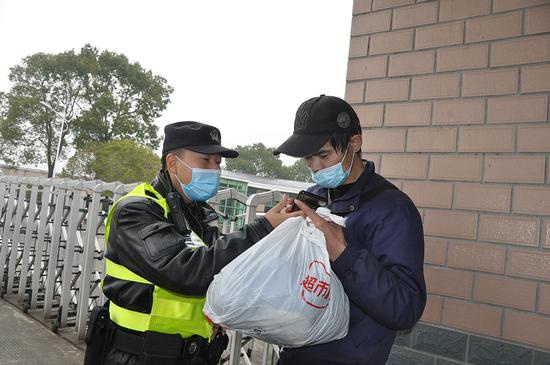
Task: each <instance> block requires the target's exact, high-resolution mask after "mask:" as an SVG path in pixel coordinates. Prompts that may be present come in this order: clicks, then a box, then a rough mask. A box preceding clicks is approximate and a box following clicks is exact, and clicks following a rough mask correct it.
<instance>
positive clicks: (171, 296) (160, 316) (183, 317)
mask: <svg viewBox="0 0 550 365" xmlns="http://www.w3.org/2000/svg"><path fill="white" fill-rule="evenodd" d="M146 191H147V192H150V193H152V194H153V195H154V196H155V197H156V198H153V197H151V196H149V195H147V194H146V193H145V192H146ZM131 196H139V197H144V198H147V199H151V200H152V201H154V202H156V203H157V204H159V205H160V206H161V207H162V209H163V210H164V216H165V217H168V205H167V204H166V200H165V199H164V198H163V197H162V195H160V194H159V193H158V192H157V191H156V190H155V189H154V188H153V187H152V186H151V185H150V184H147V183H144V184H140V185H138V186H136V187H135V188H134V189H133V190H132V191H131V192H129V193H128V194H126V195H125V196H123V197H122V198H120V199H119V200H118V201H117V202H116V203H115V205H114V206H113V207H112V208H111V211H110V212H109V216H108V217H107V223H106V228H105V242H108V238H109V237H108V236H109V231H110V225H111V219H112V214H113V212H114V210H115V209H114V208H115V206H116V204H118V203H119V202H120V201H121V200H122V199H124V198H126V197H131ZM189 240H190V241H191V242H192V247H195V248H196V247H199V246H206V245H205V243H204V242H203V241H202V240H201V239H200V237H199V236H198V235H197V234H195V232H192V233H191V235H190V237H189ZM186 241H188V240H187V239H186ZM191 242H190V243H191ZM186 243H187V242H186ZM187 244H188V245H190V244H189V243H187ZM105 262H106V269H105V273H106V275H109V276H111V277H113V278H116V279H121V280H127V281H133V282H137V283H142V284H150V285H154V284H153V283H151V282H150V281H148V280H146V279H144V278H142V277H141V276H139V275H137V274H136V273H134V272H132V271H130V270H129V269H127V268H126V267H124V266H122V265H119V264H117V263H115V262H113V261H111V260H109V259H107V258H106V259H105ZM205 300H206V298H205V297H191V296H185V295H179V294H176V293H174V292H171V291H169V290H166V289H163V288H161V287H159V286H156V285H154V290H153V305H152V308H151V312H150V313H141V312H136V311H132V310H130V309H127V308H123V307H121V306H119V305H117V304H115V303H113V301H111V303H110V304H109V313H110V317H111V320H112V321H113V322H115V323H116V324H118V325H119V326H122V327H126V328H129V329H132V330H135V331H140V332H144V331H156V332H161V333H169V334H175V333H178V334H180V335H181V336H182V337H183V338H186V337H190V336H193V335H199V336H201V337H204V338H210V336H211V335H212V325H211V324H210V322H208V321H207V320H206V318H205V316H204V314H203V312H202V308H203V307H204V302H205Z"/></svg>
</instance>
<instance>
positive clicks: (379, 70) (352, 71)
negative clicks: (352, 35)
mask: <svg viewBox="0 0 550 365" xmlns="http://www.w3.org/2000/svg"><path fill="white" fill-rule="evenodd" d="M384 76H386V56H381V57H368V58H352V59H350V60H349V61H348V74H347V79H348V80H363V79H372V78H377V77H384Z"/></svg>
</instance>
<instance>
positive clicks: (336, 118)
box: [273, 94, 361, 157]
mask: <svg viewBox="0 0 550 365" xmlns="http://www.w3.org/2000/svg"><path fill="white" fill-rule="evenodd" d="M334 133H351V134H359V133H361V124H360V123H359V117H358V116H357V114H356V113H355V111H354V110H353V108H352V107H351V105H349V104H348V103H346V101H344V100H343V99H340V98H338V97H336V96H327V95H324V94H323V95H321V96H317V97H315V98H311V99H309V100H306V101H304V102H303V103H302V105H300V107H299V108H298V111H297V112H296V119H295V120H294V133H292V136H290V138H288V139H287V140H286V141H285V142H284V143H283V144H282V145H280V146H279V147H278V148H277V149H275V151H273V154H274V155H278V154H280V153H284V154H285V155H289V156H292V157H305V156H308V155H311V154H313V153H315V152H317V151H318V150H319V149H320V148H321V147H322V146H323V145H324V144H325V143H326V142H327V141H328V140H329V138H330V136H331V135H332V134H334Z"/></svg>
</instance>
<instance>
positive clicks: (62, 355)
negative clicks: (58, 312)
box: [0, 299, 84, 365]
mask: <svg viewBox="0 0 550 365" xmlns="http://www.w3.org/2000/svg"><path fill="white" fill-rule="evenodd" d="M83 361H84V353H83V351H82V350H81V349H79V348H77V347H75V346H74V345H73V344H72V343H70V342H69V341H68V340H66V339H64V338H62V337H61V336H58V335H56V334H54V333H53V332H51V331H50V330H49V329H48V328H46V327H45V326H44V325H43V324H42V323H40V322H38V321H37V320H35V319H34V318H32V317H31V316H29V315H27V314H24V313H23V312H21V310H20V309H18V308H15V307H14V306H13V305H11V304H10V303H8V302H6V301H5V300H4V299H0V364H25V365H27V364H41V365H49V364H52V365H54V364H70V365H72V364H75V365H76V364H79V365H81V364H82V363H83Z"/></svg>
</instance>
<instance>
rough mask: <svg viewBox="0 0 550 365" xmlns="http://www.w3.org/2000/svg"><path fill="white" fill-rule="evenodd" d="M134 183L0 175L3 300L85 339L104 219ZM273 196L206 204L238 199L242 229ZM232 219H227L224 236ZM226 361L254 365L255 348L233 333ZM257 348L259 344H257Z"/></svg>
mask: <svg viewBox="0 0 550 365" xmlns="http://www.w3.org/2000/svg"><path fill="white" fill-rule="evenodd" d="M134 186H135V184H122V183H117V182H114V183H105V182H102V181H99V180H96V181H75V180H65V179H45V178H37V177H14V176H0V268H1V270H0V286H1V289H0V293H1V295H2V296H4V295H7V296H9V297H10V298H15V299H16V301H17V302H18V303H20V304H21V306H22V309H23V311H29V310H32V311H33V313H36V312H37V311H39V312H40V311H41V313H42V314H43V318H44V320H46V321H50V323H51V329H52V330H53V331H58V329H60V328H67V329H74V331H75V335H76V337H77V338H78V339H79V340H83V339H84V337H85V333H86V326H87V321H88V317H89V312H90V311H91V309H92V308H93V307H94V306H96V305H101V304H103V303H104V301H105V297H104V296H103V293H102V291H101V289H100V287H99V284H100V281H101V278H102V276H103V275H102V274H103V272H104V268H105V263H104V260H103V254H104V247H105V246H104V233H105V220H106V218H107V214H108V211H109V209H110V208H111V207H112V205H113V202H115V201H116V200H117V199H118V198H120V197H121V196H123V195H124V194H126V193H128V192H129V191H130V190H132V189H133V188H134ZM280 196H281V194H280V193H279V192H276V191H270V192H265V193H259V194H255V195H251V196H249V197H246V196H245V195H243V194H241V193H239V192H238V191H236V190H234V189H227V190H222V191H220V192H219V193H218V194H217V195H216V196H215V197H213V198H212V199H210V201H209V203H210V204H211V205H212V206H213V207H214V208H217V207H218V206H219V204H220V202H221V201H222V200H225V199H235V200H238V201H240V202H241V203H243V204H245V205H246V211H245V213H244V221H245V223H248V222H251V221H252V220H254V219H255V218H256V208H257V207H258V206H259V205H261V204H270V203H273V202H275V201H277V200H279V199H280ZM235 222H236V219H229V218H227V217H226V218H225V219H224V220H223V225H222V234H227V233H230V232H232V231H233V230H234V229H235V228H236V227H235ZM230 338H231V341H230V344H231V346H230V349H229V354H228V356H226V357H225V358H224V362H226V361H227V362H229V364H231V365H235V364H238V363H239V361H240V359H242V360H243V361H244V362H245V363H246V364H248V365H251V364H252V362H251V360H250V353H251V348H252V346H253V343H254V341H253V340H251V339H248V338H245V339H243V338H242V335H241V334H240V333H235V332H233V333H230ZM258 343H259V341H257V340H256V344H258ZM277 357H278V348H277V346H275V345H268V344H264V345H263V352H262V359H261V364H262V365H267V364H274V363H276V361H277Z"/></svg>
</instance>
